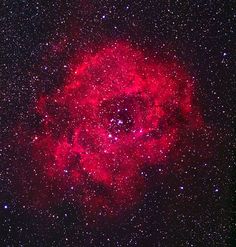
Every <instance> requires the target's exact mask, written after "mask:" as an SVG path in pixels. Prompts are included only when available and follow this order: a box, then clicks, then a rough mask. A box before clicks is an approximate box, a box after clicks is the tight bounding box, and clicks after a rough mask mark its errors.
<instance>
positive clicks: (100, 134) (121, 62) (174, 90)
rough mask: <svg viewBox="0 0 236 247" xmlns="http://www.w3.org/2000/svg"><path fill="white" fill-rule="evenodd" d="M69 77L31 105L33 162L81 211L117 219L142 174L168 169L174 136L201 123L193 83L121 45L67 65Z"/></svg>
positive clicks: (176, 67)
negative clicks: (36, 119) (35, 120)
mask: <svg viewBox="0 0 236 247" xmlns="http://www.w3.org/2000/svg"><path fill="white" fill-rule="evenodd" d="M68 74H69V75H67V77H66V79H65V82H64V84H63V86H61V87H60V88H58V89H56V90H55V91H54V92H53V93H51V94H49V95H43V96H41V97H39V99H38V101H37V104H36V106H35V111H36V113H37V114H38V115H39V116H40V118H41V122H40V131H38V132H35V133H34V136H33V141H32V144H31V146H32V157H33V159H34V160H35V162H36V163H37V164H38V165H39V166H40V167H41V168H42V170H43V174H44V178H45V179H46V180H47V183H48V184H50V183H54V184H57V186H58V187H60V190H61V193H62V194H63V193H67V192H68V191H70V197H72V198H73V202H74V203H75V204H79V205H82V207H83V208H84V210H85V211H87V212H89V213H91V214H92V213H94V214H103V215H110V216H112V215H116V214H118V213H119V212H121V211H123V210H126V209H128V208H130V207H132V206H133V205H135V203H136V202H137V201H139V200H141V199H142V194H143V191H144V190H145V179H144V177H143V174H142V170H143V169H144V168H146V167H150V166H151V167H153V166H159V165H160V164H162V165H163V164H165V163H167V162H168V157H169V156H170V155H171V152H174V151H173V150H175V149H174V147H175V146H176V145H177V142H179V139H180V138H181V135H180V133H181V132H183V131H185V130H186V131H188V130H191V129H198V128H200V127H201V126H202V125H203V120H202V117H201V114H200V111H199V110H198V107H197V106H196V105H195V103H194V102H195V101H194V93H195V88H194V81H193V78H192V77H191V76H190V75H189V74H188V73H187V72H186V71H185V69H184V68H183V66H181V65H180V64H178V63H177V62H170V61H168V62H163V61H161V60H160V61H159V60H158V59H157V58H150V57H146V56H145V53H144V52H143V51H141V50H139V49H137V48H133V47H132V45H131V44H129V43H125V42H113V43H110V44H109V45H106V46H103V47H102V48H101V49H99V50H98V51H97V52H95V53H90V54H86V55H85V56H84V57H83V59H81V58H78V59H74V63H73V65H71V68H70V73H68Z"/></svg>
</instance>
